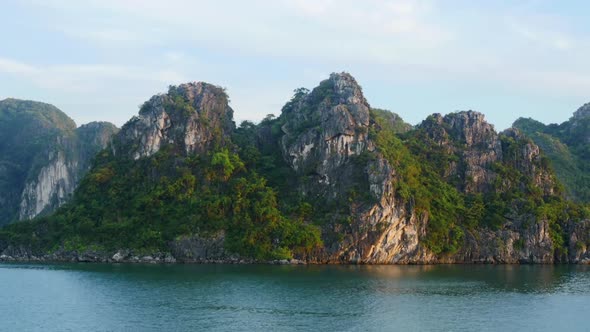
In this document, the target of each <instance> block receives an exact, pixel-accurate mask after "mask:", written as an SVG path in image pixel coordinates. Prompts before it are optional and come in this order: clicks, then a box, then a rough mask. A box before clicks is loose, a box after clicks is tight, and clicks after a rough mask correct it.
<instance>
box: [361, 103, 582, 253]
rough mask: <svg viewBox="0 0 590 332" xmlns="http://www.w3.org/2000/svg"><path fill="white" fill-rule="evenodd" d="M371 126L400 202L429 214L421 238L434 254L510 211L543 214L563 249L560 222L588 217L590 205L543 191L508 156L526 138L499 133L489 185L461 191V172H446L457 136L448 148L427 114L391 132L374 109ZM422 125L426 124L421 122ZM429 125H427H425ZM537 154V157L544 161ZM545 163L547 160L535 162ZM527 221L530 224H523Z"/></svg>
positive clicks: (497, 224) (501, 222)
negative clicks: (417, 123) (415, 124)
mask: <svg viewBox="0 0 590 332" xmlns="http://www.w3.org/2000/svg"><path fill="white" fill-rule="evenodd" d="M372 118H373V119H374V120H375V121H376V126H375V127H374V129H372V130H371V132H370V134H371V137H372V138H373V139H374V140H375V143H376V144H377V147H378V150H379V152H380V153H381V154H382V155H383V156H384V157H385V158H386V159H387V160H388V161H389V162H390V163H391V164H392V165H393V166H394V168H395V169H396V171H397V177H396V191H397V195H398V196H399V197H400V198H402V199H403V202H406V204H409V205H410V208H415V209H416V210H417V211H418V212H420V213H425V214H427V215H428V224H427V232H426V236H425V237H424V238H423V239H422V241H423V244H424V245H426V246H427V247H428V248H430V249H431V250H432V251H433V252H435V253H437V254H444V253H454V252H456V251H457V250H458V249H459V248H461V246H462V245H463V240H464V235H465V232H468V231H472V230H474V229H476V228H482V227H483V228H489V229H492V230H494V229H500V228H502V227H504V226H505V225H507V224H509V223H510V221H511V219H513V217H514V216H521V218H523V217H525V218H526V216H530V217H534V218H535V220H548V221H549V222H550V232H551V236H552V239H553V242H554V245H555V250H556V254H558V255H560V254H562V253H563V252H564V251H565V250H566V249H565V248H566V244H567V243H566V242H567V241H566V239H565V229H564V227H565V226H564V222H566V221H567V220H580V219H583V218H587V217H590V211H589V210H588V209H587V208H584V207H582V206H580V205H578V204H575V203H570V202H567V201H566V200H564V199H563V198H562V197H561V196H560V195H559V188H556V189H555V190H556V191H557V192H556V194H554V195H550V196H545V195H543V193H542V192H541V190H540V189H539V188H538V187H536V186H535V185H534V184H533V179H531V178H530V177H528V176H527V175H525V174H523V173H522V172H521V171H519V169H518V167H517V164H518V162H519V160H514V159H511V158H512V156H513V155H516V154H515V153H511V152H510V151H513V150H514V151H516V150H517V149H519V148H522V145H523V144H526V143H527V142H528V141H527V140H526V139H522V140H515V139H513V138H510V137H506V136H503V135H501V136H500V137H501V140H502V144H503V149H504V151H506V152H507V153H506V156H505V158H504V159H503V160H502V161H501V162H498V163H495V164H493V165H491V166H490V167H491V169H492V170H493V171H494V172H495V173H497V174H498V176H497V181H496V182H494V183H492V186H491V188H490V189H489V190H487V191H485V192H477V193H465V192H464V191H463V190H461V188H462V183H463V182H464V181H465V180H466V179H462V178H461V177H460V176H458V177H453V178H447V177H446V173H447V171H448V168H449V167H450V166H451V165H453V164H455V165H458V166H457V167H459V168H460V167H461V162H462V160H463V159H464V158H462V157H461V154H462V151H463V150H462V148H463V146H462V145H461V142H453V141H451V142H450V144H451V145H452V146H453V151H454V152H453V153H448V151H446V150H445V148H443V147H441V146H440V145H439V144H437V143H436V142H434V141H432V139H431V138H430V135H429V132H428V129H425V127H428V126H427V125H428V123H427V122H428V121H430V120H431V119H427V120H426V121H425V123H424V124H423V126H422V127H421V128H417V129H416V130H412V131H409V132H407V133H405V134H396V130H395V128H391V124H389V123H388V121H385V119H384V118H383V117H382V116H378V115H377V114H373V116H372ZM425 125H426V126H425ZM430 130H432V128H430ZM543 161H544V159H541V161H540V163H543ZM537 166H538V167H547V165H541V164H539V165H537ZM523 226H524V227H528V226H530V225H523Z"/></svg>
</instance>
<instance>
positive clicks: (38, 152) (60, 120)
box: [0, 99, 116, 225]
mask: <svg viewBox="0 0 590 332" xmlns="http://www.w3.org/2000/svg"><path fill="white" fill-rule="evenodd" d="M89 128H93V130H88V129H89ZM115 131H116V127H115V126H114V125H112V124H107V123H92V124H88V125H86V126H82V127H80V128H76V124H75V123H74V121H73V120H72V119H70V118H69V117H68V116H67V115H66V114H64V113H63V112H61V111H60V110H59V109H57V108H56V107H54V106H52V105H49V104H44V103H39V102H33V101H24V100H17V99H6V100H3V101H0V152H1V154H0V211H2V212H0V225H2V224H6V223H9V222H12V221H15V220H19V219H20V220H22V219H30V218H33V217H35V216H37V215H39V214H41V213H49V212H51V211H53V210H55V209H56V208H57V207H58V206H60V205H61V204H63V203H64V202H65V201H66V200H67V199H68V198H69V196H70V194H71V193H72V191H73V190H74V188H75V186H76V184H77V183H78V180H79V179H80V178H81V176H82V175H83V173H84V172H85V171H86V170H87V169H88V167H89V165H90V161H91V160H92V158H93V157H94V155H95V154H96V153H97V152H98V151H99V150H100V149H102V148H104V147H105V146H106V140H108V139H109V138H110V136H111V135H112V134H113V133H114V132H115ZM99 137H100V138H99ZM91 141H95V142H94V143H93V144H89V142H91Z"/></svg>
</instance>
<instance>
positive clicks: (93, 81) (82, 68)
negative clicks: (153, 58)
mask: <svg viewBox="0 0 590 332" xmlns="http://www.w3.org/2000/svg"><path fill="white" fill-rule="evenodd" d="M0 73H6V74H12V75H15V76H16V77H17V78H20V79H24V80H28V81H30V82H32V83H34V84H35V85H37V86H39V87H42V88H46V89H55V90H62V91H71V92H82V91H86V92H88V91H93V90H97V89H99V88H101V87H104V85H105V84H116V83H117V82H118V81H119V82H120V81H127V82H138V81H140V82H141V81H153V82H157V83H161V84H172V83H179V82H182V81H186V80H187V79H186V78H185V77H184V76H183V75H182V74H181V73H178V72H176V71H174V70H170V69H155V68H141V67H134V66H123V65H110V64H60V65H50V66H35V65H32V64H27V63H23V62H19V61H16V60H12V59H6V58H0Z"/></svg>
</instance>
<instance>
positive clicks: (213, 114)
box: [0, 73, 590, 263]
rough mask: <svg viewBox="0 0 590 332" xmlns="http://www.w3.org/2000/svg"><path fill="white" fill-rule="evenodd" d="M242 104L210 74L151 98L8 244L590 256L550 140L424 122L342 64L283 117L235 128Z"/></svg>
mask: <svg viewBox="0 0 590 332" xmlns="http://www.w3.org/2000/svg"><path fill="white" fill-rule="evenodd" d="M232 114H233V110H231V108H230V107H229V105H228V101H227V95H226V94H225V91H224V90H223V89H221V88H219V87H216V86H213V85H210V84H206V83H189V84H183V85H180V86H178V87H171V88H170V90H169V91H168V93H167V94H162V95H157V96H154V97H153V98H152V99H150V100H149V101H148V102H146V103H145V104H144V105H143V106H142V108H141V110H140V113H139V116H138V117H134V118H133V119H131V120H130V121H129V122H128V123H127V124H126V125H125V126H124V127H123V129H122V131H121V132H120V133H119V134H118V135H117V136H116V138H115V139H114V140H113V143H112V144H111V145H110V146H109V148H108V149H105V150H103V151H102V152H100V153H99V154H98V155H97V156H96V159H95V161H94V165H93V167H92V170H91V171H90V172H89V173H88V175H87V176H86V177H84V179H83V180H82V182H81V184H80V186H79V187H78V189H77V190H76V192H75V194H74V196H73V199H72V200H71V201H70V202H69V203H68V204H66V205H65V206H64V207H62V208H60V209H59V210H58V211H57V212H56V213H55V214H53V215H51V216H46V217H42V218H38V219H36V220H33V221H30V222H21V223H17V224H13V225H10V226H9V227H5V228H4V229H2V230H0V249H2V247H7V246H10V245H11V246H19V245H26V246H28V247H31V248H33V250H35V251H37V252H47V251H56V250H60V249H64V250H69V251H84V250H88V249H94V250H102V251H107V252H113V251H116V250H118V249H121V248H125V249H132V250H136V251H144V252H156V251H160V252H165V251H169V249H170V246H171V243H172V242H174V241H176V240H177V239H179V238H190V237H195V236H197V237H204V238H207V237H210V238H212V237H217V236H219V235H220V234H221V235H222V236H223V239H224V246H225V249H226V250H227V252H229V253H234V254H238V255H240V256H241V257H244V258H253V259H257V260H269V259H287V258H300V259H301V258H303V259H307V258H309V259H313V260H316V261H322V260H324V261H343V262H351V261H360V262H370V263H373V262H399V261H402V262H436V261H437V259H440V260H441V261H444V260H443V259H445V258H448V261H467V260H473V261H510V262H512V261H529V262H536V261H538V262H548V261H554V260H555V261H567V260H568V259H569V258H568V257H570V256H571V254H572V253H571V251H572V248H573V247H574V245H575V243H573V242H575V241H578V242H579V243H583V246H581V245H580V246H579V247H580V248H578V249H580V250H579V251H580V253H577V254H576V255H575V257H577V258H576V259H578V258H580V257H582V256H584V255H587V251H585V248H586V247H587V244H586V242H584V241H587V238H588V236H586V235H584V234H574V233H572V232H573V231H572V229H581V230H582V232H583V230H584V229H586V228H584V227H582V226H579V225H581V224H580V223H579V222H580V221H581V220H584V219H588V218H590V211H589V209H588V208H587V207H584V206H583V205H580V204H578V203H575V202H571V201H569V200H567V199H566V197H565V195H564V189H563V186H562V185H561V184H560V182H559V181H558V180H557V179H556V177H555V175H554V172H553V168H554V167H555V168H558V167H559V166H557V164H556V163H555V162H552V161H551V159H549V158H552V152H551V151H549V153H548V156H549V158H547V157H546V156H545V155H544V153H543V152H542V151H541V150H539V147H538V146H537V145H535V144H534V142H533V141H531V140H530V139H529V138H528V137H527V136H526V135H523V134H522V132H520V131H519V130H516V129H510V130H507V131H505V132H503V133H497V132H496V131H495V130H494V128H493V126H491V125H490V124H488V123H487V122H486V121H485V119H484V117H483V115H482V114H480V113H477V112H472V111H468V112H458V113H451V114H448V115H446V116H444V117H443V116H442V115H440V114H433V115H432V116H430V117H428V118H427V119H426V120H425V121H423V122H422V123H421V124H420V125H418V126H416V127H412V126H410V125H408V124H406V123H405V122H403V120H401V118H399V116H397V115H396V114H394V113H391V112H388V111H386V110H381V109H375V108H371V107H370V106H369V105H368V103H367V101H366V100H365V99H364V97H363V95H362V90H361V88H360V86H358V85H357V83H356V81H355V80H354V78H352V76H350V75H348V74H345V73H343V74H332V75H331V76H330V78H329V79H328V80H325V81H323V82H322V83H320V85H319V86H318V87H317V88H315V89H313V90H312V91H309V90H307V89H303V88H302V89H297V90H295V94H294V96H293V98H292V99H291V100H290V101H289V102H288V103H286V105H285V106H284V107H283V109H282V114H281V115H280V116H279V117H274V116H273V115H269V116H267V117H266V118H265V119H264V120H262V121H261V122H260V123H259V124H254V123H252V122H248V121H245V122H243V123H242V124H241V125H240V126H239V127H238V128H235V126H234V124H233V120H232ZM576 130H577V129H576ZM523 131H525V132H526V130H524V129H523ZM536 137H537V136H533V138H536ZM577 149H581V150H583V149H584V147H578V148H577ZM581 150H580V151H581ZM575 151H576V153H578V154H579V152H578V150H575ZM572 154H573V153H572ZM582 154H583V153H582ZM576 165H577V166H576V167H578V168H579V167H581V166H580V165H578V164H576ZM560 174H562V175H563V172H562V173H560V172H559V171H558V172H557V175H558V177H560ZM566 190H568V191H567V192H568V193H571V192H574V191H572V189H571V187H568V185H567V182H566ZM575 192H576V193H577V195H582V196H579V197H583V192H581V191H575ZM545 225H546V226H545ZM572 225H574V226H572ZM578 232H579V231H578ZM574 235H575V236H574ZM578 239H580V240H578ZM482 248H483V249H482ZM486 248H488V249H489V248H492V249H493V250H491V249H490V250H491V251H487V252H486V251H485V250H487V249H486ZM575 248H577V247H575ZM578 249H576V250H578ZM582 249H583V250H582ZM379 250H382V251H385V250H392V252H393V253H379V252H377V251H379ZM376 252H377V253H376ZM379 255H381V256H379ZM478 255H479V256H478ZM568 255H569V256H568ZM383 257H385V258H383ZM453 257H455V258H453ZM584 257H585V256H584Z"/></svg>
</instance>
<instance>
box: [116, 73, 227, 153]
mask: <svg viewBox="0 0 590 332" xmlns="http://www.w3.org/2000/svg"><path fill="white" fill-rule="evenodd" d="M232 115H233V110H232V109H231V108H230V107H229V105H228V98H227V95H226V94H225V91H224V90H223V89H222V88H220V87H217V86H214V85H211V84H207V83H202V82H198V83H187V84H181V85H179V86H178V87H171V88H170V91H169V92H168V94H160V95H156V96H154V97H152V98H151V99H150V100H149V101H147V102H146V103H145V104H144V105H143V106H142V107H141V110H140V112H139V116H136V117H133V118H132V119H131V120H130V121H129V122H127V124H125V126H123V128H122V132H121V134H120V135H118V136H117V141H116V142H115V149H116V151H115V153H116V154H121V153H123V154H125V153H126V154H129V156H131V157H132V158H133V159H139V158H143V157H149V156H152V155H153V154H155V153H156V152H158V151H159V150H160V148H161V147H162V146H163V145H165V144H172V145H175V146H177V147H178V148H180V149H181V150H183V151H185V152H186V153H187V154H189V153H203V152H205V151H207V150H208V149H209V148H211V147H212V146H213V144H219V145H223V144H224V143H225V141H224V139H225V138H227V137H229V136H230V134H231V132H232V130H233V129H234V127H235V124H234V123H233V121H232ZM216 139H220V141H215V140H216Z"/></svg>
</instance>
